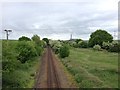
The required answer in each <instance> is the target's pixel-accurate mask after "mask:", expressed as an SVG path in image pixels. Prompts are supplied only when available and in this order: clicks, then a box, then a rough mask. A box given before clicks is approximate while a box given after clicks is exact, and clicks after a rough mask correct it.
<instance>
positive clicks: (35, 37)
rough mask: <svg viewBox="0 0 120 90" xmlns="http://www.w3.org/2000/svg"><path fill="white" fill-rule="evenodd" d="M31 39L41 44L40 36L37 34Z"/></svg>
mask: <svg viewBox="0 0 120 90" xmlns="http://www.w3.org/2000/svg"><path fill="white" fill-rule="evenodd" d="M32 40H33V41H34V42H35V43H36V44H37V45H41V41H40V37H39V36H38V35H33V37H32Z"/></svg>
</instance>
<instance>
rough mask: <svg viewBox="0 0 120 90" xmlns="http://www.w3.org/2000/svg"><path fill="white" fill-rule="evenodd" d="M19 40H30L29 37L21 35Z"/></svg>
mask: <svg viewBox="0 0 120 90" xmlns="http://www.w3.org/2000/svg"><path fill="white" fill-rule="evenodd" d="M19 41H31V39H30V38H28V37H25V36H22V37H20V38H19Z"/></svg>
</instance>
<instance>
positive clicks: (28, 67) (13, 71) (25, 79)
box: [2, 40, 40, 88]
mask: <svg viewBox="0 0 120 90" xmlns="http://www.w3.org/2000/svg"><path fill="white" fill-rule="evenodd" d="M17 43H18V41H14V40H12V41H8V42H7V41H3V43H2V45H3V46H2V52H3V54H2V55H3V56H2V63H3V67H4V68H3V70H2V72H3V75H2V80H3V84H2V85H3V88H17V87H18V88H32V87H33V86H34V82H35V72H36V70H37V68H38V66H39V65H40V64H39V63H40V56H36V57H34V58H31V59H30V60H28V61H27V62H25V63H24V64H22V63H21V62H20V61H19V60H17V58H16V57H17V55H18V53H16V45H17ZM4 65H5V66H4Z"/></svg>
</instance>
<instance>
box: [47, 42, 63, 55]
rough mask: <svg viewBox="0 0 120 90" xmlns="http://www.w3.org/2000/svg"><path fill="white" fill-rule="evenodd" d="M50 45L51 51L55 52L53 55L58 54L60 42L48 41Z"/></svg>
mask: <svg viewBox="0 0 120 90" xmlns="http://www.w3.org/2000/svg"><path fill="white" fill-rule="evenodd" d="M49 43H50V45H51V47H52V49H53V51H54V52H55V54H58V53H59V50H60V47H61V46H62V44H61V42H60V41H56V40H54V41H53V40H50V42H49Z"/></svg>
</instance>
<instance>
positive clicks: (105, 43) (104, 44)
mask: <svg viewBox="0 0 120 90" xmlns="http://www.w3.org/2000/svg"><path fill="white" fill-rule="evenodd" d="M109 46H110V43H109V42H103V44H102V48H103V49H106V50H108V49H109Z"/></svg>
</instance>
